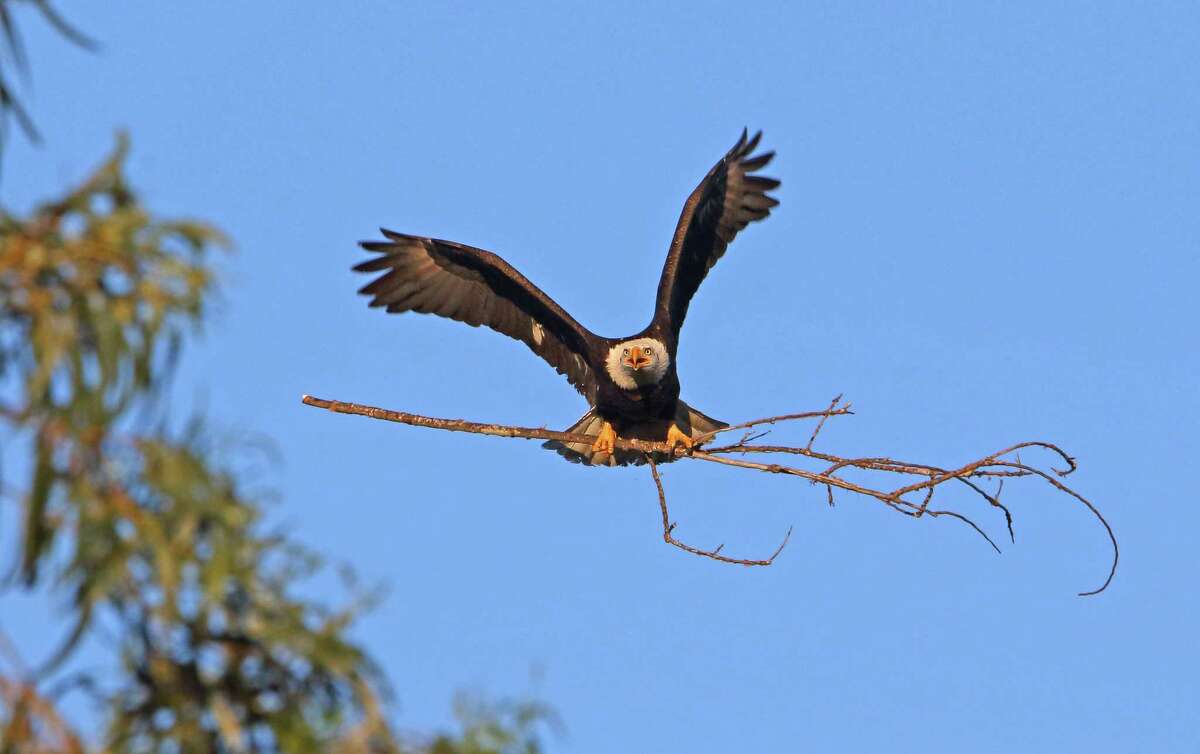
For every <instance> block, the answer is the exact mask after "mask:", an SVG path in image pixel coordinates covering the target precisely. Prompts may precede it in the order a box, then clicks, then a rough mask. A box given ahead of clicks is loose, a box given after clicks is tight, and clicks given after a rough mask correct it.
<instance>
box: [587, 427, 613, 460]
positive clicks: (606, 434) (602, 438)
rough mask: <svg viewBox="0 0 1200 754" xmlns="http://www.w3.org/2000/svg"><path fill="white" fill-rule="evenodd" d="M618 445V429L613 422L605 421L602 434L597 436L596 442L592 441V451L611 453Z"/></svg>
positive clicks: (601, 428)
mask: <svg viewBox="0 0 1200 754" xmlns="http://www.w3.org/2000/svg"><path fill="white" fill-rule="evenodd" d="M616 447H617V430H615V429H613V425H612V424H609V423H608V422H604V424H603V425H602V426H601V427H600V434H599V435H598V436H597V437H596V442H594V443H592V452H593V453H609V454H611V453H612V452H613V451H614V450H615V449H616Z"/></svg>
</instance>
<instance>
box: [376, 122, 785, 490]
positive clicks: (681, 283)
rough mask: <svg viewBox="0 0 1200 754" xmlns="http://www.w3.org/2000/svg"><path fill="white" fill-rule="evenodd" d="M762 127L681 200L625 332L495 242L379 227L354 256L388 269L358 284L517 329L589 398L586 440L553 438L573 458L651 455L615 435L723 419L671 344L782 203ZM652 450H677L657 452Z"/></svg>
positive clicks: (671, 437)
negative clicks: (566, 304) (684, 376)
mask: <svg viewBox="0 0 1200 754" xmlns="http://www.w3.org/2000/svg"><path fill="white" fill-rule="evenodd" d="M761 136H762V132H759V133H756V134H755V135H754V136H753V137H748V135H747V132H746V131H745V130H743V131H742V135H741V138H739V139H738V141H737V143H736V144H734V145H733V148H732V149H730V150H729V151H728V152H727V153H726V154H725V156H724V157H722V158H721V159H720V161H718V162H717V164H716V165H714V166H713V168H712V170H710V171H708V174H707V175H705V176H704V179H703V180H701V181H700V185H698V186H697V187H696V189H695V190H694V191H692V194H691V196H689V197H688V199H687V202H685V203H684V205H683V213H682V214H681V215H680V217H679V224H678V225H677V226H676V228H675V236H674V237H673V238H672V240H671V247H670V250H669V251H668V252H667V261H666V263H665V264H664V265H663V271H662V278H661V279H660V280H659V283H658V298H657V300H656V302H655V306H654V318H653V319H652V320H651V321H650V324H649V325H647V326H646V328H645V329H644V330H642V331H641V332H639V333H636V334H634V335H631V336H629V337H627V338H603V337H600V336H598V335H596V334H594V333H592V332H591V331H589V330H588V329H586V328H584V327H583V326H582V325H580V324H579V323H578V322H576V321H575V320H574V318H572V317H571V315H570V314H568V313H567V312H566V310H564V309H563V308H562V307H561V306H559V305H558V304H557V303H555V301H554V300H553V299H551V298H550V297H549V296H547V295H546V294H545V293H543V292H542V291H541V290H540V289H538V288H537V286H535V285H534V284H533V283H531V282H529V281H528V280H527V279H526V278H525V276H524V275H522V274H521V273H519V272H517V271H516V270H515V269H513V267H512V266H510V265H509V264H508V263H507V262H505V261H504V260H503V259H501V258H500V257H498V256H496V255H495V254H493V253H491V252H489V251H484V250H483V249H476V248H473V247H470V246H466V245H464V244H460V243H455V242H453V241H441V240H438V239H436V238H424V237H420V236H410V235H405V234H403V233H395V232H393V231H390V230H386V229H381V232H382V233H383V235H384V236H385V237H386V238H387V240H385V241H363V242H361V244H360V245H361V246H362V247H363V248H364V249H366V250H367V251H370V252H375V253H377V254H378V255H379V256H375V257H373V258H371V259H369V260H367V261H365V262H362V263H361V264H358V265H357V266H355V268H354V269H355V270H356V271H358V272H368V273H382V274H380V275H379V276H378V277H376V278H375V279H374V280H372V281H371V282H370V283H368V284H367V285H365V286H363V288H362V289H361V290H360V291H359V293H362V294H365V295H367V296H370V297H371V300H370V306H373V307H385V308H386V309H387V311H389V312H408V311H413V312H421V313H425V314H437V315H439V316H442V317H449V318H450V319H454V320H458V321H459V322H465V323H467V324H468V325H471V326H472V327H478V326H479V325H486V326H487V327H490V328H491V329H493V330H495V331H497V332H500V333H503V334H504V335H507V336H509V337H510V338H516V339H517V340H520V341H522V342H523V343H525V345H527V346H529V348H530V349H531V350H532V351H533V352H534V353H536V354H537V355H538V356H541V357H542V358H543V359H545V360H546V361H547V362H549V364H550V365H551V366H553V367H554V368H555V369H556V370H558V372H559V373H560V374H563V375H565V376H566V378H567V381H568V382H570V383H571V385H573V386H574V387H575V389H576V390H578V391H579V392H580V393H582V394H583V395H584V397H586V398H587V401H588V404H589V405H590V408H589V409H588V411H587V413H585V414H584V415H583V416H582V417H581V418H580V419H579V421H577V422H576V423H575V424H574V425H572V426H571V427H570V428H569V429H568V430H567V432H571V433H574V434H580V435H587V436H589V437H594V438H595V441H594V442H593V443H592V444H590V445H587V444H583V443H561V442H555V441H552V442H548V443H546V444H545V447H547V448H550V449H551V450H554V451H557V452H558V453H559V454H560V455H562V456H564V457H565V458H567V459H568V460H570V461H573V462H576V463H584V464H588V465H593V464H595V465H605V466H624V465H627V464H630V463H633V464H640V463H644V462H645V456H643V455H642V454H641V453H640V452H636V451H627V450H624V449H621V448H617V447H616V446H615V441H616V439H617V437H618V436H621V437H627V438H637V439H644V440H651V441H656V442H662V441H665V442H666V443H667V444H668V445H669V446H670V447H671V448H673V449H674V448H677V447H679V446H681V445H682V446H684V447H688V448H690V447H692V446H693V444H694V443H695V440H696V438H698V437H700V436H701V435H703V434H705V433H707V432H710V431H712V430H714V429H718V428H720V427H723V426H725V424H723V423H722V422H719V421H717V420H715V419H712V418H709V417H708V416H705V415H704V414H702V413H700V412H699V411H697V410H695V409H693V408H691V407H690V406H688V405H687V404H686V403H684V402H683V401H681V400H680V399H679V375H678V374H677V372H676V369H675V352H676V349H677V347H678V344H679V329H680V327H682V325H683V320H684V317H685V316H686V315H687V310H688V304H689V303H690V302H691V300H692V296H693V295H694V294H695V293H696V290H697V289H698V288H699V287H700V283H701V281H703V280H704V276H705V275H706V274H707V273H708V270H709V268H711V267H712V266H713V265H714V264H716V261H717V260H718V259H720V258H721V255H722V254H724V253H725V248H726V247H727V246H728V245H729V243H730V242H731V241H733V239H734V237H735V236H736V235H737V234H738V232H739V231H741V230H742V229H743V228H745V227H746V225H747V224H749V223H750V222H753V221H755V220H762V219H763V218H765V217H766V216H767V215H768V214H770V211H771V208H772V207H774V206H776V205H777V204H779V202H778V200H776V199H775V198H774V197H771V196H768V195H767V192H768V191H772V190H774V189H775V188H777V187H778V186H779V181H777V180H775V179H773V178H765V177H763V176H760V175H755V172H756V171H758V170H760V169H762V168H763V167H764V166H766V164H767V163H768V162H770V161H771V158H772V157H774V156H775V153H774V152H762V153H760V154H757V155H755V154H753V152H754V150H755V148H757V146H758V142H759V139H760V138H761ZM660 455H661V457H656V458H655V461H656V462H657V461H669V460H672V458H673V457H674V456H673V454H672V455H666V454H660Z"/></svg>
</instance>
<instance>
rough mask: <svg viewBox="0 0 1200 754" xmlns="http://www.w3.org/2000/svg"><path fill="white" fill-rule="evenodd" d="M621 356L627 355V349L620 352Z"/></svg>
mask: <svg viewBox="0 0 1200 754" xmlns="http://www.w3.org/2000/svg"><path fill="white" fill-rule="evenodd" d="M621 355H622V356H628V355H629V349H628V348H626V349H625V350H624V351H621Z"/></svg>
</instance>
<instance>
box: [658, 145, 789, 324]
mask: <svg viewBox="0 0 1200 754" xmlns="http://www.w3.org/2000/svg"><path fill="white" fill-rule="evenodd" d="M761 137H762V131H759V132H758V133H756V134H754V136H753V138H750V139H747V132H746V131H745V130H743V131H742V137H741V138H740V139H738V142H737V144H734V145H733V148H732V149H730V150H729V152H727V153H726V154H725V156H724V157H722V158H721V161H720V162H718V163H717V164H716V165H714V166H713V169H712V170H710V171H708V175H706V176H704V180H702V181H700V185H699V186H697V187H696V190H695V191H693V192H692V195H691V196H689V197H688V200H687V202H685V203H684V205H683V213H682V214H681V215H680V216H679V224H678V225H677V226H676V227H675V237H674V238H673V239H672V240H671V249H670V251H669V252H667V261H666V263H665V264H664V265H663V271H662V278H661V279H660V280H659V283H658V301H657V303H656V304H655V310H654V323H655V324H656V325H658V326H660V327H662V328H664V329H667V330H670V331H671V332H673V333H674V334H675V335H678V334H679V328H680V327H681V326H682V325H683V320H684V317H686V316H687V310H688V304H690V303H691V301H692V296H694V295H695V293H696V290H697V289H698V288H699V287H700V283H701V281H703V280H704V276H705V275H707V274H708V270H709V268H710V267H712V266H713V265H714V264H716V263H717V260H718V259H720V258H721V255H722V254H724V253H725V248H726V247H727V246H728V245H729V244H730V242H731V241H733V238H734V236H736V235H737V234H738V231H740V230H741V229H742V228H745V227H746V225H747V224H748V223H750V222H751V221H754V220H761V219H763V218H764V217H766V216H767V215H768V214H770V212H771V208H772V207H774V206H775V205H777V204H779V201H778V200H777V199H775V198H774V197H770V196H767V192H768V191H771V190H772V189H775V188H776V187H778V186H779V181H777V180H775V179H774V178H764V177H762V176H758V175H751V174H752V173H753V172H754V171H756V170H759V169H761V168H763V167H764V166H765V165H766V164H767V163H768V162H770V161H771V158H772V157H774V156H775V153H774V152H763V153H762V154H758V155H754V156H751V154H750V153H751V152H753V151H754V148H755V147H757V146H758V140H759V139H760V138H761Z"/></svg>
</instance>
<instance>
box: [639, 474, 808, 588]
mask: <svg viewBox="0 0 1200 754" xmlns="http://www.w3.org/2000/svg"><path fill="white" fill-rule="evenodd" d="M646 463H647V464H648V465H649V466H650V474H651V476H653V477H654V486H655V487H656V488H657V489H658V507H659V510H661V511H662V525H663V541H664V542H666V543H667V544H669V545H674V546H675V547H678V548H679V549H680V550H686V551H687V552H690V553H692V554H693V555H700V556H701V557H705V558H712V559H713V560H719V561H721V562H722V563H733V564H735V565H744V566H769V565H771V564H772V563H774V562H775V558H777V557H778V556H779V553H781V552H783V548H784V547H787V543H788V540H789V539H791V538H792V527H790V526H789V527H788V530H787V534H784V535H783V541H782V542H780V543H779V547H776V548H775V552H773V553H771V557H769V558H765V559H762V560H752V559H749V558H731V557H729V556H728V555H722V554H721V548H723V547H725V545H724V544H720V545H717V546H716V547H714V548H713V549H711V550H701V549H700V548H699V547H692V546H691V545H689V544H685V543H683V542H680V541H679V540H678V539H675V537H674V536H672V533H673V532H674V531H675V524H673V523H671V517H670V514H668V513H667V493H666V492H665V491H663V483H662V476H661V475H660V474H659V473H658V464H657V463H655V462H654V457H653V456H651V455H650V454H649V453H647V454H646Z"/></svg>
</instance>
